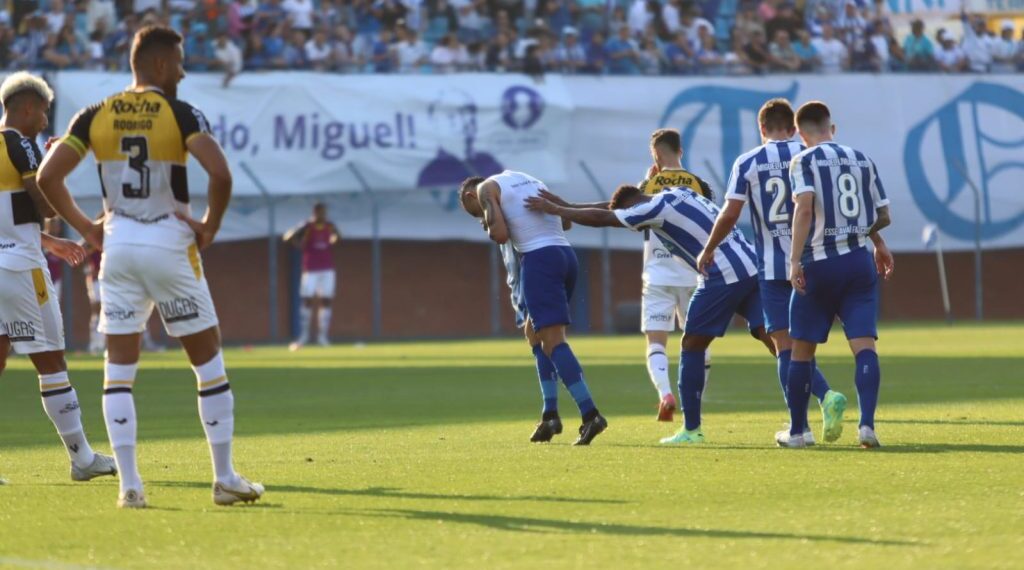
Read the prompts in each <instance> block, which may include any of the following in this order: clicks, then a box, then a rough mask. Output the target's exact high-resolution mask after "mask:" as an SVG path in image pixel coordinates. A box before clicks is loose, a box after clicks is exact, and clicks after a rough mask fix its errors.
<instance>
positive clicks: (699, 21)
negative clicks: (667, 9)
mask: <svg viewBox="0 0 1024 570" xmlns="http://www.w3.org/2000/svg"><path fill="white" fill-rule="evenodd" d="M679 30H680V31H682V32H686V37H687V38H688V39H689V40H690V45H691V46H693V47H694V49H696V47H697V46H699V45H701V39H700V37H701V36H700V32H701V30H707V31H709V32H711V35H715V27H714V26H713V25H712V24H711V22H709V21H707V20H706V19H704V18H702V17H701V15H700V9H699V8H697V7H696V6H690V7H689V8H688V9H684V10H683V11H682V13H681V16H680V20H679Z"/></svg>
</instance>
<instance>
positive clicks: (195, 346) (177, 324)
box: [146, 246, 263, 505]
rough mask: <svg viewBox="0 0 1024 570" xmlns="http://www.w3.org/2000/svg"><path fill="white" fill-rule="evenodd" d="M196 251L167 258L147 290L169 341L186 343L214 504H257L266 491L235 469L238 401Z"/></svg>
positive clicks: (192, 249) (147, 285)
mask: <svg viewBox="0 0 1024 570" xmlns="http://www.w3.org/2000/svg"><path fill="white" fill-rule="evenodd" d="M194 248H195V246H192V247H191V248H190V249H189V251H188V252H180V253H177V252H172V253H170V254H168V255H167V256H166V262H165V264H163V265H162V267H161V268H160V270H159V271H154V272H152V273H150V274H148V275H147V276H146V288H147V290H148V291H150V292H151V294H152V295H153V296H154V298H155V299H156V301H157V306H158V307H159V308H160V317H161V318H162V319H163V322H164V327H165V328H166V329H167V334H168V336H171V337H174V338H177V339H178V340H179V341H180V342H181V346H182V348H184V349H185V353H186V354H188V359H189V362H190V363H191V364H192V370H193V372H194V373H195V377H196V385H197V390H198V398H197V400H198V402H197V403H198V408H199V419H200V420H201V422H202V425H203V431H204V432H205V433H206V441H207V443H208V444H209V447H210V457H211V460H212V463H213V472H214V484H213V500H214V503H216V504H218V505H231V504H234V503H236V502H239V501H244V502H252V501H255V500H257V499H259V498H260V497H261V496H262V495H263V486H262V485H260V484H259V483H250V482H249V481H248V480H247V479H245V478H244V477H242V476H240V475H239V474H238V473H237V472H236V471H235V468H234V464H233V460H232V442H233V439H234V427H235V397H234V394H233V393H232V391H231V384H230V383H229V382H228V375H227V371H226V367H225V365H224V355H223V353H222V351H221V339H220V329H219V328H218V324H219V323H218V320H217V313H216V310H215V309H214V306H213V299H212V298H211V297H210V289H209V286H208V284H207V282H206V277H205V276H204V275H203V268H202V262H201V261H200V259H199V253H198V251H196V250H195V249H194Z"/></svg>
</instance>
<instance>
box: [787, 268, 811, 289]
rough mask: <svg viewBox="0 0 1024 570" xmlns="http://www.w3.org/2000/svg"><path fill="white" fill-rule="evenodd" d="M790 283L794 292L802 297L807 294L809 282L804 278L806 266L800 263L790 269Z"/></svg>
mask: <svg viewBox="0 0 1024 570" xmlns="http://www.w3.org/2000/svg"><path fill="white" fill-rule="evenodd" d="M789 282H790V283H791V284H792V285H793V290H794V291H796V292H797V293H799V294H801V295H806V294H807V280H806V279H805V278H804V266H803V264H802V263H800V262H799V261H798V262H796V263H793V264H792V266H791V267H790V268H789Z"/></svg>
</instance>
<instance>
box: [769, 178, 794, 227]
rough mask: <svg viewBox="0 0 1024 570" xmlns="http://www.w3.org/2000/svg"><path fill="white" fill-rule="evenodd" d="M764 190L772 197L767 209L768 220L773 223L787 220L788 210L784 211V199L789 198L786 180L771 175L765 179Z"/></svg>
mask: <svg viewBox="0 0 1024 570" xmlns="http://www.w3.org/2000/svg"><path fill="white" fill-rule="evenodd" d="M764 191H765V192H767V193H768V195H769V196H771V197H772V207H771V208H769V209H768V221H769V222H771V223H773V224H784V223H786V222H788V221H789V212H787V211H786V201H787V200H788V199H789V192H788V191H787V188H786V181H785V180H783V179H782V178H780V177H778V176H772V177H771V178H769V179H768V180H767V181H765V183H764Z"/></svg>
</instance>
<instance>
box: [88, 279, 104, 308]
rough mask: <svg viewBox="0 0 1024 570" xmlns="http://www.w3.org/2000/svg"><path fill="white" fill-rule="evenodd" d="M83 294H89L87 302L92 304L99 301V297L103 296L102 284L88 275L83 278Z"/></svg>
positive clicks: (96, 303)
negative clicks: (86, 277)
mask: <svg viewBox="0 0 1024 570" xmlns="http://www.w3.org/2000/svg"><path fill="white" fill-rule="evenodd" d="M85 294H86V295H88V296H89V302H90V303H92V304H93V305H98V304H99V303H100V299H102V298H103V285H101V284H100V280H99V279H98V278H96V277H90V278H89V279H86V280H85Z"/></svg>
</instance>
